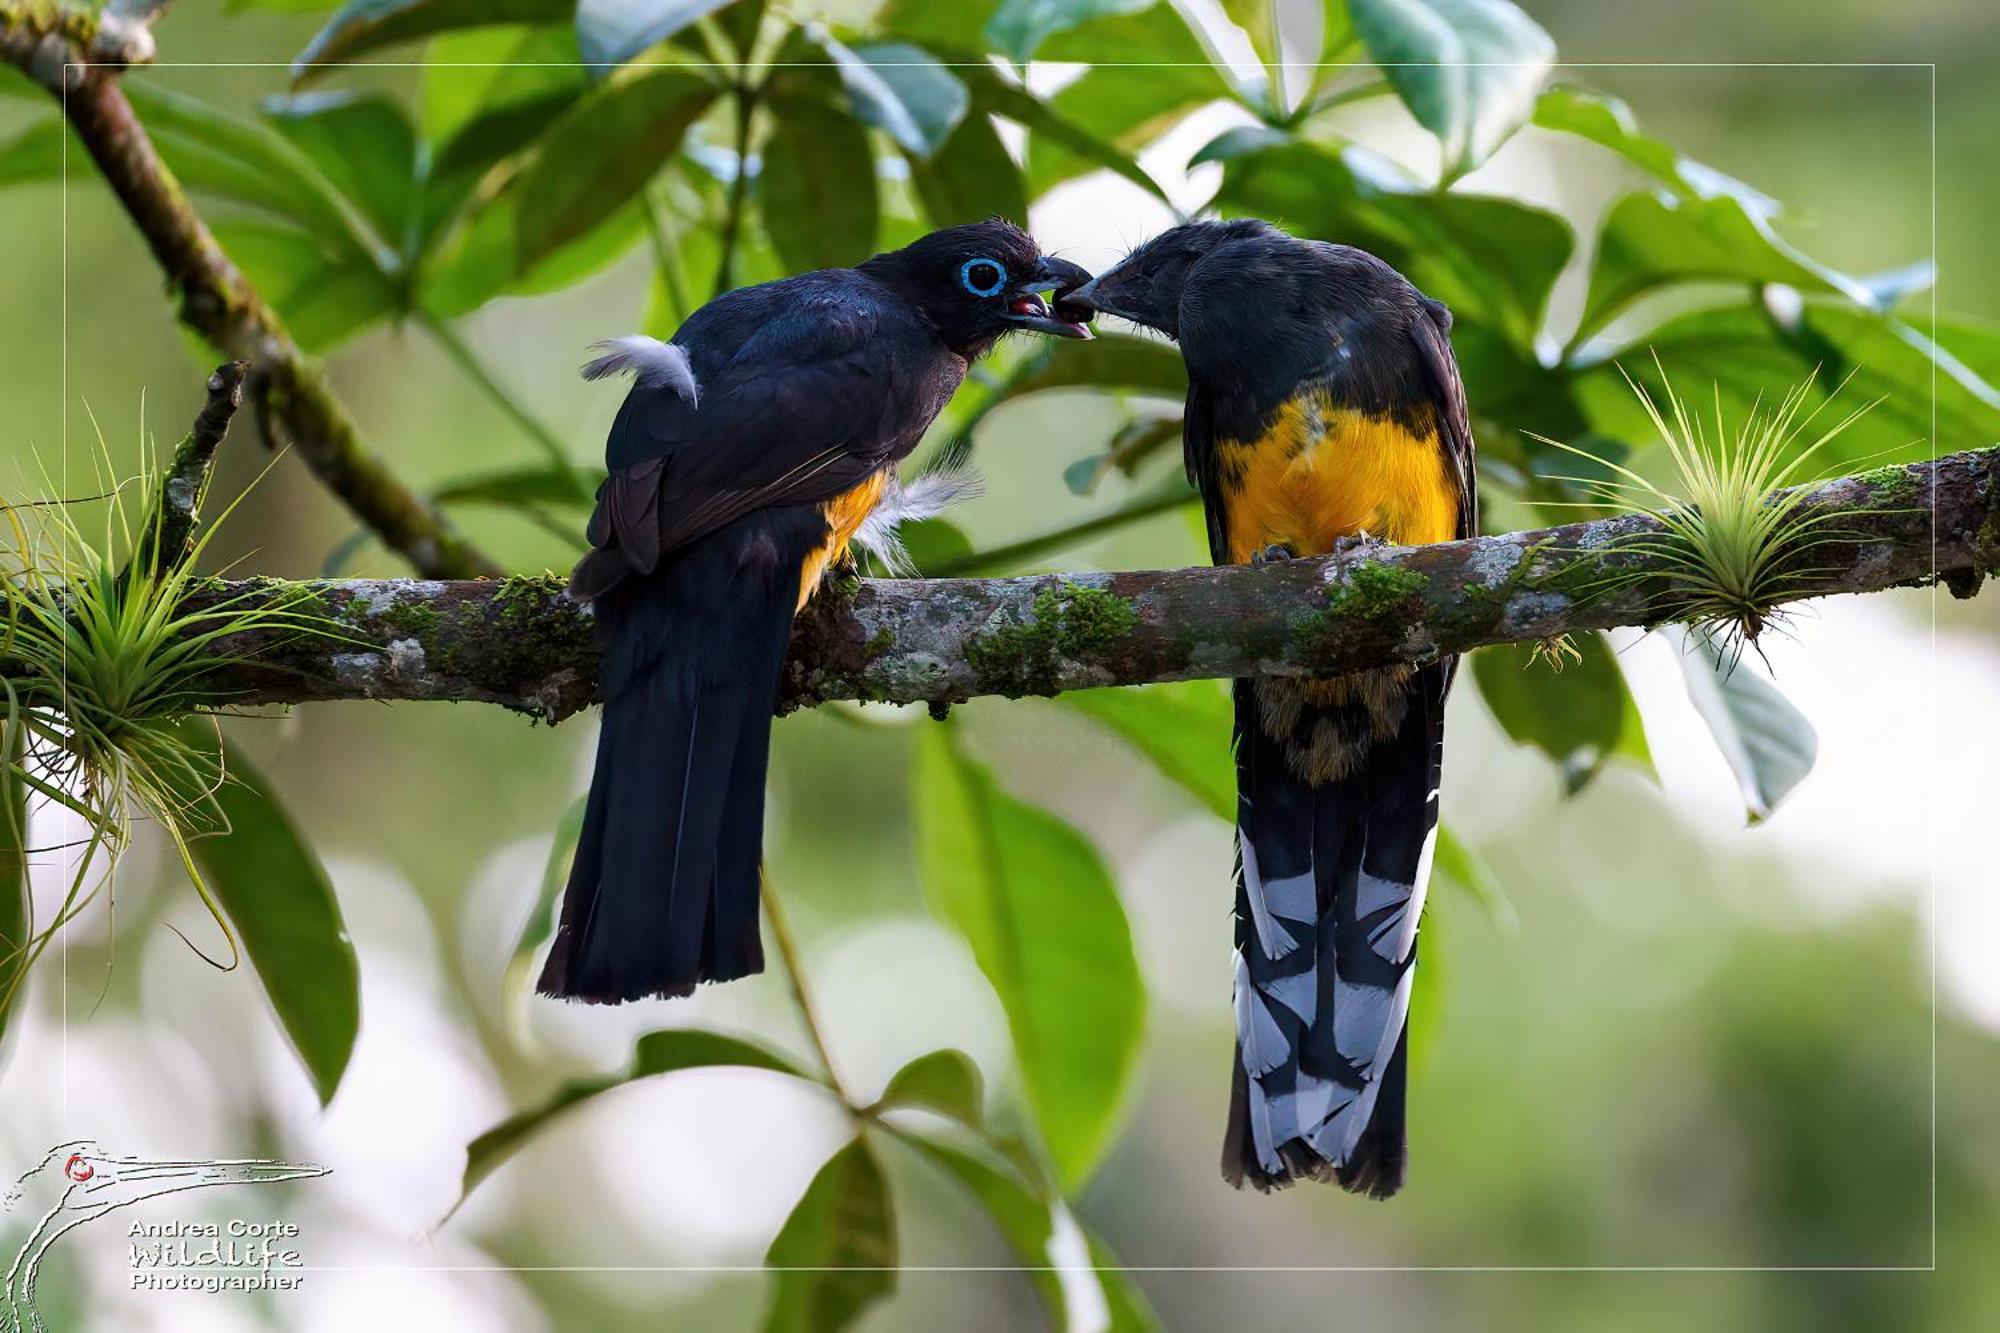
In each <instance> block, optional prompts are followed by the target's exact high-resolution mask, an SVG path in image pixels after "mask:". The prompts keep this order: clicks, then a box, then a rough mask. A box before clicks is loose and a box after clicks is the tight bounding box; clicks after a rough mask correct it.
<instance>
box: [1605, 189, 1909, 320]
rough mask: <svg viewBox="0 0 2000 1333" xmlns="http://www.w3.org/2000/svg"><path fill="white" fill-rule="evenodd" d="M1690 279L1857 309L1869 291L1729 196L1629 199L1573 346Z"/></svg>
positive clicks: (1610, 229)
mask: <svg viewBox="0 0 2000 1333" xmlns="http://www.w3.org/2000/svg"><path fill="white" fill-rule="evenodd" d="M1686 282H1744V283H1772V282H1776V283H1784V284H1785V285H1787V286H1790V287H1796V288H1799V289H1800V290H1802V291H1807V292H1834V293H1838V294H1840V295H1842V296H1845V297H1847V298H1848V299H1849V300H1852V301H1854V302H1856V303H1858V304H1862V305H1866V304H1869V303H1870V301H1871V297H1870V294H1869V292H1868V290H1867V289H1866V288H1865V287H1863V286H1861V285H1860V284H1859V283H1857V282H1855V281H1854V280H1853V279H1851V278H1848V277H1845V276H1843V275H1841V274H1839V273H1836V272H1834V271H1833V270H1832V269H1829V268H1826V267H1825V266H1823V265H1821V264H1817V263H1815V262H1813V261H1812V260H1810V259H1808V258H1806V257H1805V256H1804V255H1802V254H1800V253H1799V252H1798V251H1796V250H1794V249H1793V248H1792V247H1791V246H1789V245H1787V244H1785V242H1784V241H1782V240H1780V239H1779V238H1778V236H1777V234H1776V233H1774V232H1773V231H1772V230H1771V226H1770V223H1769V222H1768V221H1767V220H1766V219H1764V218H1763V217H1761V216H1758V215H1757V214H1756V213H1754V212H1753V211H1751V210H1749V209H1747V208H1746V207H1745V206H1744V204H1743V203H1742V201H1740V200H1738V199H1734V198H1730V197H1728V196H1717V197H1715V198H1710V199H1672V198H1663V197H1661V196H1659V195H1656V194H1629V195H1627V196H1625V198H1623V199H1621V200H1619V201H1618V202H1617V203H1616V204H1614V205H1613V206H1612V208H1611V212H1610V213H1609V214H1607V215H1606V217H1605V219H1604V225H1603V227H1602V229H1600V231H1599V232H1598V237H1597V259H1596V262H1595V263H1594V264H1593V265H1592V267H1591V272H1590V292H1589V295H1588V296H1586V297H1585V299H1584V309H1583V317H1582V319H1581V321H1580V322H1579V323H1578V325H1577V331H1576V336H1575V338H1574V339H1573V340H1572V341H1581V340H1582V339H1583V338H1585V337H1587V336H1588V335H1590V334H1592V333H1594V332H1596V331H1597V330H1598V329H1601V328H1603V327H1604V325H1605V324H1607V323H1608V322H1610V320H1611V318H1612V317H1613V316H1614V315H1616V314H1618V312H1619V311H1621V310H1623V309H1624V308H1625V307H1627V306H1628V305H1630V304H1631V303H1632V302H1634V301H1636V300H1638V299H1639V298H1640V297H1642V296H1645V295H1646V294H1648V293H1649V292H1654V291H1658V290H1660V289H1661V288H1664V287H1670V286H1674V285H1676V284H1679V283H1686Z"/></svg>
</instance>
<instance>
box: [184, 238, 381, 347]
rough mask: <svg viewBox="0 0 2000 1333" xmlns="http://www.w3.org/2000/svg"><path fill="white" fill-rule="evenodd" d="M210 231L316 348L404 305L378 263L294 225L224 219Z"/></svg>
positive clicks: (306, 344) (288, 324)
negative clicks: (361, 259)
mask: <svg viewBox="0 0 2000 1333" xmlns="http://www.w3.org/2000/svg"><path fill="white" fill-rule="evenodd" d="M210 230H212V231H213V232H214V233H215V236H216V239H217V240H219V241H221V242H222V248H223V249H224V250H225V251H226V252H228V255H229V257H230V259H231V260H233V261H234V262H235V264H236V266H237V267H238V268H240V269H241V270H243V275H244V276H245V277H247V278H248V279H249V280H250V282H251V284H252V285H253V286H255V287H256V288H257V290H258V291H259V292H261V293H263V295H264V299H265V300H267V301H269V302H270V303H271V305H272V307H273V308H275V309H276V310H277V311H278V313H279V314H281V315H283V316H284V318H285V327H286V328H287V329H289V330H290V331H291V334H292V336H293V337H294V338H296V339H298V342H299V346H301V347H303V348H305V349H306V350H307V351H309V352H324V351H327V350H328V349H330V348H332V347H333V346H334V345H335V344H337V343H339V342H340V341H341V340H342V339H344V338H347V337H349V336H351V335H353V334H355V333H357V332H359V331H360V330H362V329H364V328H366V327H368V326H369V325H370V324H373V323H375V322H376V321H377V320H380V319H384V318H386V317H388V316H389V315H391V314H393V313H394V312H395V311H396V309H397V306H398V303H399V300H398V296H397V293H396V289H395V287H394V286H392V285H391V284H390V281H389V280H388V279H387V278H385V277H384V276H383V275H382V274H381V272H380V271H379V270H377V269H376V268H375V267H374V266H373V265H372V264H366V263H361V262H359V261H357V260H356V258H355V257H354V256H353V254H352V253H346V254H343V253H341V252H339V251H335V250H331V249H329V248H328V246H327V244H326V243H325V242H324V241H322V240H321V239H320V238H319V237H317V236H314V235H311V234H310V233H308V232H304V231H301V230H299V229H298V228H297V227H294V226H291V225H290V224H289V223H284V222H276V221H272V220H269V219H265V218H255V217H232V218H218V219H216V220H215V222H213V223H212V224H210Z"/></svg>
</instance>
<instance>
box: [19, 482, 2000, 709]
mask: <svg viewBox="0 0 2000 1333" xmlns="http://www.w3.org/2000/svg"><path fill="white" fill-rule="evenodd" d="M1996 492H2000V448H1989V449H1980V450H1974V451H1971V452H1968V453H1961V454H1953V455H1951V456H1949V457H1946V458H1942V459H1939V460H1938V461H1936V462H1934V463H1917V464H1911V465H1909V466H1906V467H1891V468H1882V469H1878V470H1876V471H1873V472H1869V473H1864V474H1862V475H1859V476H1853V477H1845V478H1842V479H1840V480H1837V481H1833V482H1829V483H1827V484H1825V485H1822V486H1817V487H1813V488H1809V489H1807V490H1806V491H1805V492H1804V493H1803V496H1802V500H1801V507H1800V512H1801V513H1802V514H1805V515H1811V514H1827V515H1836V516H1837V521H1835V522H1832V523H1830V524H1829V531H1837V532H1838V534H1839V535H1838V537H1837V539H1835V540H1832V541H1829V542H1828V543H1827V544H1824V545H1821V546H1818V547H1817V548H1816V549H1814V551H1813V552H1812V568H1811V569H1802V570H1797V571H1793V572H1792V574H1791V577H1790V581H1789V583H1788V586H1789V587H1790V588H1791V589H1793V590H1794V593H1795V596H1794V598H1793V600H1800V599H1805V598H1811V597H1824V596H1830V595H1833V594H1837V593H1860V592H1876V591H1880V590H1883V589H1887V588H1894V587H1903V586H1912V585H1922V584H1927V583H1931V582H1934V581H1941V582H1944V583H1945V584H1947V585H1948V586H1949V587H1950V588H1951V589H1952V591H1954V592H1956V593H1958V594H1960V595H1961V596H1969V595H1970V594H1971V593H1972V592H1973V591H1974V590H1976V589H1977V588H1978V586H1979V584H1980V581H1981V580H1982V579H1983V578H1984V577H1985V576H1986V575H1988V574H1991V573H1994V572H1995V571H1996V570H2000V498H1996ZM1934 522H1935V528H1933V523H1934ZM1662 531H1663V530H1662V529H1661V526H1660V525H1659V524H1658V523H1657V522H1656V521H1654V520H1653V519H1650V518H1647V517H1644V516H1638V515H1627V516H1623V517H1617V518H1610V519H1604V520H1600V521H1597V522H1591V523H1573V524H1569V525H1566V526H1563V527H1555V528H1544V529H1540V530H1536V531H1530V532H1512V533H1506V534H1503V535H1499V536H1493V537H1480V538H1475V539H1473V540H1470V541H1459V542H1447V543H1444V544H1442V545H1437V546H1417V547H1385V548H1376V549H1370V550H1367V551H1364V552H1357V553H1353V554H1350V555H1348V556H1345V557H1338V556H1333V557H1325V558H1319V559H1311V560H1298V561H1292V562H1287V563H1283V564H1275V565H1263V566H1255V567H1252V566H1237V567H1228V568H1220V569H1211V568H1198V569H1177V570H1165V571H1141V572H1130V573H1110V574H1102V573H1099V574H1071V575H1038V576H1034V577H1028V578H1009V579H909V580H895V579H860V580H852V581H850V582H848V583H846V584H843V585H839V586H836V587H832V588H829V589H827V590H826V591H825V592H823V593H822V594H821V595H820V597H819V598H818V599H817V600H816V601H815V603H814V604H813V606H811V607H810V608H808V610H807V611H806V613H805V614H804V615H802V616H801V617H800V619H799V624H798V628H797V631H796V633H795V635H794V638H793V644H792V659H791V663H790V665H789V667H788V668H787V672H786V679H785V686H784V697H783V699H782V701H781V707H783V708H794V707H801V706H810V705H812V704H816V703H820V702H823V701H826V700H831V699H864V700H880V701H885V702H897V703H931V704H934V705H943V704H949V703H952V702H956V701H959V700H963V699H969V698H972V697H974V696H977V695H982V694H1001V695H1022V694H1054V693H1057V692H1060V691H1063V690H1073V689H1086V688H1090V687H1093V686H1099V685H1138V684H1145V683H1148V682H1152V681H1166V680H1188V679H1195V678H1201V677H1231V676H1241V675H1248V674H1252V673H1255V672H1270V673H1277V674H1315V675H1319V674H1329V673H1334V672H1342V671H1353V670H1357V669H1360V668H1366V667H1379V666H1385V665H1389V664H1392V663H1399V662H1420V661H1424V660H1427V659H1429V658H1432V657H1435V656H1437V655H1438V654H1441V653H1457V652H1464V651H1465V650H1467V649H1470V648H1477V647H1480V646H1481V645H1484V644H1494V643H1511V642H1527V641H1533V640H1538V639H1545V638H1549V637H1551V636H1554V635H1559V634H1563V633H1566V632H1570V631H1576V630H1589V629H1606V628H1611V627H1613V626H1620V625H1640V626H1650V625H1655V624H1660V623H1663V622H1665V621H1667V620H1669V619H1671V618H1672V615H1673V610H1674V607H1675V606H1676V594H1675V591H1674V588H1673V586H1672V583H1671V580H1670V579H1669V578H1668V577H1667V576H1668V574H1669V573H1670V572H1671V571H1670V569H1669V568H1668V567H1667V566H1666V565H1665V564H1664V563H1663V562H1662V560H1661V557H1660V556H1659V555H1658V554H1657V549H1658V543H1657V542H1656V541H1649V540H1647V539H1648V538H1649V537H1657V536H1658V535H1659V534H1660V533H1661V532H1662ZM1635 576H1636V577H1635ZM257 589H262V590H266V591H268V592H269V593H270V594H271V595H273V596H274V597H276V596H292V597H296V596H298V595H299V592H300V590H304V591H305V592H306V593H307V594H309V595H310V597H311V598H312V599H313V601H312V602H311V603H310V604H308V605H309V607H310V609H311V610H312V611H313V612H315V613H316V614H323V615H325V616H327V617H329V618H330V619H331V620H333V621H334V622H335V623H337V624H338V625H339V626H341V627H342V629H343V631H344V632H345V634H346V635H348V636H350V639H351V641H350V642H343V643H327V642H325V641H316V640H311V639H306V638H302V637H300V636H298V635H296V634H290V635H285V634H270V635H266V636H263V641H262V642H257V643H245V644H232V645H231V648H232V651H236V652H248V653H250V654H251V655H252V656H254V658H255V659H256V661H255V664H254V665H246V666H240V667H233V668H231V669H230V671H229V672H228V674H227V676H226V678H218V680H217V681H216V686H217V689H218V692H219V694H220V695H221V697H222V698H223V699H225V700H227V701H232V702H236V703H242V704H251V703H275V702H295V701H302V700H312V699H455V700H477V701H484V702H488V703H497V704H501V705H504V706H506V707H509V708H515V709H519V710H522V711H525V712H529V713H532V714H534V715H536V716H538V717H541V718H544V719H546V720H549V721H556V720H559V719H561V718H563V717H566V716H568V715H569V714H571V713H573V712H575V711H577V710H578V709H580V708H582V707H584V706H585V705H587V704H588V703H589V702H590V701H591V700H592V698H593V697H594V694H595V690H596V666H597V647H596V642H595V636H594V633H593V630H592V624H591V617H590V613H589V612H588V610H586V609H585V608H583V607H580V606H578V605H577V604H576V603H574V602H572V601H571V600H570V599H569V597H568V595H567V594H566V593H565V592H564V591H563V585H562V580H561V579H559V578H556V577H553V576H550V577H543V578H532V579H504V580H500V581H497V582H493V581H477V582H466V581H459V582H430V581H420V580H408V579H403V580H397V579H389V580H363V579H348V580H329V581H320V582H313V583H306V584H293V583H282V582H278V581H275V580H273V581H265V582H262V583H256V582H252V583H248V584H246V583H241V582H229V583H224V582H221V581H216V582H213V583H211V584H209V585H206V586H204V587H202V588H200V589H199V590H198V591H197V594H196V595H197V596H199V597H215V598H222V597H230V596H235V595H238V594H241V593H243V592H245V591H251V590H257ZM0 671H4V664H0Z"/></svg>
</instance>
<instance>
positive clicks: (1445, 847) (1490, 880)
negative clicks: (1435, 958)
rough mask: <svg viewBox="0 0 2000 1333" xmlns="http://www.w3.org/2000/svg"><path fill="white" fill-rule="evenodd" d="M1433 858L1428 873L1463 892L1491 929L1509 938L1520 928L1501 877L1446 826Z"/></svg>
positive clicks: (1517, 914) (1438, 835)
mask: <svg viewBox="0 0 2000 1333" xmlns="http://www.w3.org/2000/svg"><path fill="white" fill-rule="evenodd" d="M1432 858H1433V859H1432V861H1431V873H1432V874H1433V875H1436V876H1437V877H1438V878H1439V879H1441V880H1443V881H1444V882H1445V883H1447V884H1452V885H1455V886H1457V887H1458V888H1460V889H1462V890H1464V891H1465V892H1466V893H1467V894H1468V895H1470V897H1471V898H1472V900H1473V901H1474V902H1476V903H1478V904H1479V906H1480V907H1481V908H1482V909H1483V910H1484V911H1485V913H1486V916H1487V918H1488V919H1489V920H1491V921H1492V922H1493V924H1494V925H1496V926H1498V927H1500V928H1501V929H1502V930H1504V931H1507V932H1508V933H1509V934H1512V933H1513V932H1515V931H1517V930H1519V929H1520V928H1521V917H1520V914H1519V913H1517V912H1516V911H1515V910H1514V902H1513V899H1511V898H1509V897H1508V896H1507V890H1506V888H1505V887H1504V886H1503V885H1502V884H1501V883H1500V877H1499V876H1498V875H1495V874H1494V873H1493V867H1492V866H1490V865H1488V864H1487V863H1486V858H1485V857H1483V856H1481V855H1480V854H1479V852H1478V851H1477V850H1476V849H1474V847H1473V846H1472V845H1471V844H1470V843H1468V842H1466V841H1464V840H1463V839H1461V838H1460V837H1459V836H1458V835H1457V834H1456V833H1454V832H1453V831H1452V828H1451V826H1450V825H1449V824H1439V825H1438V831H1437V843H1436V846H1435V850H1434V851H1433V853H1432ZM1428 956H1429V955H1428V954H1426V957H1427V958H1428Z"/></svg>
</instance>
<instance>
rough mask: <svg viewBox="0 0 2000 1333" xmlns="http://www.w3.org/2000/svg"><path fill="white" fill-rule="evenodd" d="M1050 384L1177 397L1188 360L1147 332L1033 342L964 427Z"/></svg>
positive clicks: (1184, 385) (1182, 391) (1181, 392)
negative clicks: (1138, 335) (1083, 340)
mask: <svg viewBox="0 0 2000 1333" xmlns="http://www.w3.org/2000/svg"><path fill="white" fill-rule="evenodd" d="M1058 351H1060V352H1061V355H1058V354H1057V353H1058ZM1051 389H1113V390H1125V391H1129V392H1135V393H1146V394H1154V395H1157V396H1160V397H1167V398H1182V397H1185V396H1186V394H1187V366H1186V363H1185V362H1183V361H1182V360H1181V354H1180V351H1179V350H1178V349H1177V348H1174V347H1172V346H1170V345H1169V344H1167V343H1163V342H1157V341H1155V340H1153V339H1151V338H1134V337H1130V336H1126V335H1122V334H1105V335H1103V336H1101V337H1097V338H1093V339H1091V340H1090V341H1089V342H1087V343H1065V344H1064V345H1063V346H1062V347H1061V348H1060V349H1058V348H1056V347H1054V346H1053V345H1052V344H1050V345H1038V346H1036V347H1035V348H1034V350H1033V351H1031V352H1029V353H1028V355H1026V356H1024V357H1022V358H1021V360H1020V362H1019V363H1018V364H1017V365H1016V366H1015V367H1014V368H1013V370H1012V371H1011V373H1009V374H1008V376H1007V378H1006V380H1005V381H1004V382H1002V383H1001V385H1000V386H999V387H998V388H996V389H995V390H994V391H993V393H992V394H991V395H990V396H989V398H988V399H987V401H986V402H985V403H984V404H983V405H982V407H981V409H980V411H979V413H978V416H976V417H974V418H973V420H972V421H971V422H968V423H967V426H966V429H968V430H969V429H971V426H972V425H974V424H977V422H978V420H979V419H980V418H981V417H984V416H985V414H986V413H988V412H991V411H992V410H993V409H994V408H996V407H998V406H1000V405H1001V404H1002V403H1008V402H1012V401H1013V400H1014V399H1016V398H1025V397H1027V396H1028V395H1029V394H1031V393H1045V392H1047V391H1049V390H1051Z"/></svg>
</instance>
